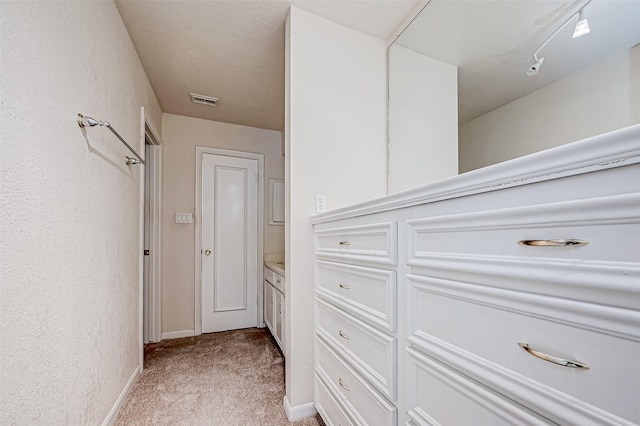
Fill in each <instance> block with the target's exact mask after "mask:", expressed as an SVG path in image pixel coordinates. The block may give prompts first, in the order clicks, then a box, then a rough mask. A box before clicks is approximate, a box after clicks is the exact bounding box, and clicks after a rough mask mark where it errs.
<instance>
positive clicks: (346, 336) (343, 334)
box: [338, 330, 351, 340]
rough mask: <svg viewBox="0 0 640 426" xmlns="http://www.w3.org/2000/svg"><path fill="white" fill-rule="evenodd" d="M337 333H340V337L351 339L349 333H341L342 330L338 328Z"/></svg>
mask: <svg viewBox="0 0 640 426" xmlns="http://www.w3.org/2000/svg"><path fill="white" fill-rule="evenodd" d="M338 334H339V335H340V337H342V338H343V339H347V340H349V339H351V336H349V335H348V334H346V333H343V332H342V330H338Z"/></svg>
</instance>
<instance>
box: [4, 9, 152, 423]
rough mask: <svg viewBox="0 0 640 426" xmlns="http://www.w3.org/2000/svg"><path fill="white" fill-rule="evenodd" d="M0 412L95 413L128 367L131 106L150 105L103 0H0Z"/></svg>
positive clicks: (74, 417)
mask: <svg viewBox="0 0 640 426" xmlns="http://www.w3.org/2000/svg"><path fill="white" fill-rule="evenodd" d="M0 13H1V21H0V27H1V37H2V43H1V45H2V46H1V55H2V56H1V62H2V79H1V84H0V88H1V89H0V90H1V91H0V98H1V99H2V128H1V138H0V140H1V142H0V143H1V160H0V162H1V181H2V187H1V194H2V201H1V202H0V209H1V214H0V216H1V217H2V225H1V226H2V228H1V229H2V231H1V246H0V268H1V279H2V284H1V290H0V292H1V294H0V336H1V337H0V338H1V340H2V341H1V343H0V424H3V425H14V424H15V425H27V424H29V425H32V424H33V425H35V424H69V425H81V424H82V425H89V424H91V425H96V424H101V423H102V422H103V421H104V420H105V419H106V418H107V417H108V415H109V413H110V410H111V409H112V407H114V404H115V403H116V400H117V399H118V397H119V396H120V395H121V393H122V392H123V390H124V389H125V387H126V385H127V383H128V381H129V380H130V379H131V378H132V377H134V374H135V371H136V369H137V368H138V366H139V365H138V364H139V361H140V357H141V353H140V350H141V336H140V327H139V318H140V317H139V315H140V312H139V303H140V298H139V291H140V286H139V277H140V275H141V272H140V268H139V265H140V261H141V253H140V251H139V250H140V196H141V191H140V189H141V178H142V174H141V173H142V171H143V168H142V166H131V167H130V166H127V165H125V163H124V157H125V155H128V154H129V155H130V153H129V151H128V150H127V149H126V148H125V147H124V146H123V145H122V144H121V143H120V141H118V140H117V139H116V138H115V137H114V135H113V134H111V132H109V130H108V129H106V128H98V127H94V128H90V129H86V130H83V129H80V128H79V127H78V125H77V124H76V114H77V113H83V114H86V115H90V116H93V117H95V118H97V119H101V120H109V121H110V122H111V124H113V127H114V128H115V129H117V131H118V132H119V133H120V134H121V135H122V136H123V137H124V138H125V139H126V140H127V141H128V142H129V143H130V144H131V145H133V146H134V147H136V149H138V150H139V151H142V148H143V135H141V134H140V125H141V123H140V107H141V106H144V107H145V110H146V111H147V113H148V114H150V119H151V122H152V124H153V125H154V127H156V128H158V129H159V128H160V124H161V111H160V107H159V105H158V103H157V100H156V97H155V95H154V93H153V91H152V90H151V88H150V86H149V83H148V81H147V78H146V75H145V73H144V71H143V69H142V66H141V64H140V62H139V60H138V57H137V55H136V52H135V50H134V48H133V45H132V43H131V41H130V39H129V36H128V34H127V32H126V30H125V27H124V25H123V23H122V21H121V19H120V15H119V14H118V11H117V9H116V7H115V5H114V4H113V2H103V1H95V2H2V8H1V12H0Z"/></svg>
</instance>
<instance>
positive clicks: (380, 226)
mask: <svg viewBox="0 0 640 426" xmlns="http://www.w3.org/2000/svg"><path fill="white" fill-rule="evenodd" d="M397 228H398V225H397V223H396V222H386V223H377V224H371V225H360V226H350V227H343V228H330V229H323V230H319V231H316V233H315V234H316V254H317V256H318V257H319V258H321V259H329V260H337V261H340V262H362V263H372V264H378V265H396V264H397V263H398V253H397V252H398V250H397Z"/></svg>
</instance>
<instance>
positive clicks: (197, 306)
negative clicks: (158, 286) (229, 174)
mask: <svg viewBox="0 0 640 426" xmlns="http://www.w3.org/2000/svg"><path fill="white" fill-rule="evenodd" d="M204 154H214V155H223V156H227V157H238V158H247V159H252V160H256V161H257V162H258V180H259V182H258V254H257V255H258V264H257V265H256V268H257V276H258V282H257V284H256V285H257V286H258V313H257V318H256V327H257V326H259V325H261V324H262V321H263V319H262V318H263V297H264V295H263V292H264V288H263V285H262V283H263V281H264V268H263V267H262V262H263V261H264V241H263V240H264V194H265V179H264V154H259V153H255V152H245V151H232V150H228V149H219V148H208V147H203V146H196V193H195V195H196V197H195V198H196V212H195V217H194V222H195V238H194V240H195V251H194V253H195V274H194V276H195V280H194V288H195V292H194V295H195V297H194V299H195V300H194V302H195V303H194V312H195V315H194V335H195V336H199V335H200V334H202V256H199V255H198V252H199V251H200V250H201V245H202V221H201V220H200V218H201V217H202V157H203V155H204Z"/></svg>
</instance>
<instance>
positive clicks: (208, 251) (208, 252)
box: [204, 249, 213, 256]
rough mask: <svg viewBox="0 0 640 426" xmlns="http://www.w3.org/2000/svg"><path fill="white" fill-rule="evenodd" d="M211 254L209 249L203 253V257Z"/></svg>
mask: <svg viewBox="0 0 640 426" xmlns="http://www.w3.org/2000/svg"><path fill="white" fill-rule="evenodd" d="M211 253H213V252H212V251H211V249H206V250H205V251H204V254H205V256H209V255H210V254H211Z"/></svg>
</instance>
